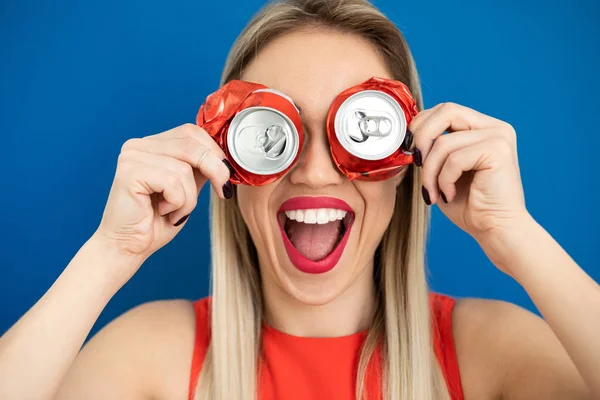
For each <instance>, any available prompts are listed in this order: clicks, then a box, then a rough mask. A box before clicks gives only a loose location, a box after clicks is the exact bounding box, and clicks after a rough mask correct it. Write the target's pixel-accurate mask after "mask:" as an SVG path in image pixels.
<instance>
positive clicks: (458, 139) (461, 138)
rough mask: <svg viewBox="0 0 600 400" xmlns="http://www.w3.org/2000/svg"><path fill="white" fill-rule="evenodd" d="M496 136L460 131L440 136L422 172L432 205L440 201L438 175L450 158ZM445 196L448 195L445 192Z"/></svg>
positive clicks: (486, 132)
mask: <svg viewBox="0 0 600 400" xmlns="http://www.w3.org/2000/svg"><path fill="white" fill-rule="evenodd" d="M493 136H494V130H489V129H487V130H486V129H482V130H474V131H458V132H454V133H449V134H446V135H442V136H439V137H438V138H437V139H436V141H435V142H434V144H433V147H432V148H431V151H430V152H429V155H428V156H427V162H425V163H424V164H423V168H422V170H421V180H422V182H423V186H425V188H426V189H427V191H428V193H429V197H430V199H431V202H432V204H434V203H436V202H437V201H438V196H439V188H438V175H439V174H440V171H441V170H442V167H443V166H444V162H445V161H446V159H447V158H448V156H449V155H450V154H452V153H454V152H455V151H457V150H460V149H462V148H465V147H467V146H471V145H473V144H477V143H480V142H483V141H485V140H488V139H489V138H491V137H493ZM444 194H445V195H447V193H445V192H444Z"/></svg>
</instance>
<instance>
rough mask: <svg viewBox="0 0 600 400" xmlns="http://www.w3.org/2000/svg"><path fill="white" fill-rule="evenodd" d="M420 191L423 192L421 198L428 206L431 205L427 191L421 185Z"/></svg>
mask: <svg viewBox="0 0 600 400" xmlns="http://www.w3.org/2000/svg"><path fill="white" fill-rule="evenodd" d="M421 193H422V194H423V200H425V204H427V205H428V206H430V205H431V199H430V198H429V192H428V191H427V189H425V186H421Z"/></svg>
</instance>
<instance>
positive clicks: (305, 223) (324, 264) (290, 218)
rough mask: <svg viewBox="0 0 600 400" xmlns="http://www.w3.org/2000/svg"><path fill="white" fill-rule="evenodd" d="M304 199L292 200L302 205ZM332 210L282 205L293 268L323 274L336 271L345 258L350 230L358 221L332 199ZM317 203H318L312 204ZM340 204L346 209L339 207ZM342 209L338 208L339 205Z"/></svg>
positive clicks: (283, 232)
mask: <svg viewBox="0 0 600 400" xmlns="http://www.w3.org/2000/svg"><path fill="white" fill-rule="evenodd" d="M298 199H301V198H295V199H291V201H296V202H298V201H299V200H298ZM323 199H330V200H332V201H333V203H334V204H331V203H332V202H331V201H329V202H328V203H330V204H328V205H329V207H321V208H301V207H307V204H306V201H305V202H304V203H305V204H304V206H300V207H299V204H296V206H295V207H294V204H290V201H288V202H286V203H284V205H282V207H281V209H280V211H279V212H278V214H277V220H278V223H279V227H280V231H281V235H282V239H283V241H284V245H285V248H286V250H287V253H288V256H289V257H290V260H291V261H292V264H294V266H295V267H296V268H298V269H299V270H301V271H303V272H308V273H323V272H327V271H329V270H330V269H332V268H333V267H334V266H335V265H336V264H337V262H338V261H339V258H340V257H341V255H342V253H343V250H344V248H345V245H346V243H347V241H348V237H349V234H350V229H351V227H352V223H353V221H354V212H353V211H352V210H351V208H350V207H349V206H348V205H347V204H346V203H345V202H341V201H340V200H337V199H332V198H319V201H317V203H319V205H322V206H324V205H327V204H324V202H323ZM308 202H309V203H315V201H310V200H309V201H308ZM340 203H342V204H343V205H342V206H341V207H339V205H340ZM336 204H337V205H338V206H337V207H336V206H335V205H336Z"/></svg>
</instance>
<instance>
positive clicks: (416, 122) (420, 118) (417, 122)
mask: <svg viewBox="0 0 600 400" xmlns="http://www.w3.org/2000/svg"><path fill="white" fill-rule="evenodd" d="M442 104H443V103H439V104H437V105H436V106H434V107H432V108H428V109H426V110H423V111H420V112H419V113H418V114H417V115H416V116H415V117H414V118H413V119H412V121H411V122H410V125H409V126H410V129H411V130H412V131H414V130H416V129H419V127H420V126H421V125H422V124H423V123H424V122H425V121H426V120H427V119H428V118H429V117H430V116H431V114H432V113H433V112H434V111H435V110H437V109H438V108H440V106H441V105H442Z"/></svg>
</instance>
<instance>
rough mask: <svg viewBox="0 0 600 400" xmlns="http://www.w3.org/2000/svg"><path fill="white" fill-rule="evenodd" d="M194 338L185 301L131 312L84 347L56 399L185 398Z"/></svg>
mask: <svg viewBox="0 0 600 400" xmlns="http://www.w3.org/2000/svg"><path fill="white" fill-rule="evenodd" d="M194 338H195V314H194V307H193V303H191V302H190V301H187V300H168V301H155V302H150V303H145V304H142V305H140V306H137V307H135V308H133V309H131V310H130V311H127V312H126V313H124V314H123V315H121V316H120V317H118V318H116V319H115V320H114V321H112V322H111V323H109V324H108V325H107V326H105V327H104V328H103V329H102V330H101V331H100V332H98V333H97V334H96V335H95V336H94V337H93V338H92V339H91V340H90V341H89V342H88V343H87V344H86V345H85V346H84V348H83V349H82V351H81V352H80V353H79V355H78V356H77V358H76V360H75V362H74V364H73V366H72V367H71V369H70V370H69V373H68V375H67V377H66V378H65V381H64V383H63V386H62V388H61V392H60V395H59V396H58V398H59V399H61V400H62V399H76V398H77V399H81V398H86V399H92V400H93V399H105V398H128V399H150V398H152V399H161V398H163V399H166V398H186V397H187V387H188V380H189V373H190V365H191V359H192V353H193V348H194Z"/></svg>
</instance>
